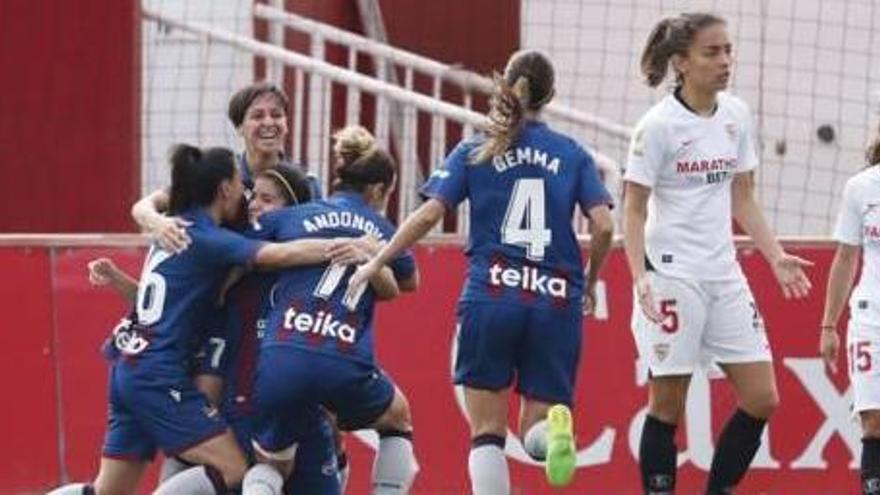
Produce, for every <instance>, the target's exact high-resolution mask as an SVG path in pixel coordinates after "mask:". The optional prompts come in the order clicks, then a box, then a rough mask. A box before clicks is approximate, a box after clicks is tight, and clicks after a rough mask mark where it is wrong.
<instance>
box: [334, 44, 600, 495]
mask: <svg viewBox="0 0 880 495" xmlns="http://www.w3.org/2000/svg"><path fill="white" fill-rule="evenodd" d="M497 85H498V88H497V91H496V93H495V95H494V96H493V98H492V101H491V110H490V113H489V121H490V124H489V125H488V126H487V127H486V129H485V130H484V132H482V133H479V134H477V135H476V136H475V137H473V138H470V139H466V140H464V141H463V142H462V143H460V144H459V145H458V146H457V147H456V148H455V149H454V150H453V151H452V153H451V154H450V155H449V157H447V159H446V164H445V165H444V167H443V168H441V169H438V170H437V171H435V172H434V173H433V174H432V175H431V178H430V179H429V180H428V182H427V184H426V185H425V186H424V189H423V193H424V194H425V195H426V196H427V197H429V198H430V199H428V200H427V201H426V202H425V203H424V204H423V205H422V206H421V207H420V208H419V209H418V210H416V211H415V212H414V213H413V214H412V215H410V217H409V218H407V220H406V222H405V223H404V224H403V225H402V226H401V228H400V230H399V231H398V232H397V234H396V235H395V236H394V238H393V239H392V240H391V241H390V243H389V244H388V245H387V246H386V247H385V248H384V249H383V250H382V251H381V252H380V254H379V255H378V256H377V257H376V258H374V259H373V260H371V261H370V262H369V263H367V264H366V265H364V266H363V267H361V268H360V269H359V271H358V273H357V274H356V275H355V276H354V278H353V279H352V282H351V284H350V286H349V287H350V290H356V289H358V288H359V287H360V286H361V285H362V282H363V280H364V279H365V277H371V276H373V274H374V273H376V272H377V270H379V269H380V268H381V267H382V266H384V265H385V264H386V263H388V262H389V261H390V260H391V259H393V258H394V256H396V255H397V253H399V252H401V250H403V249H405V248H407V247H409V246H411V245H412V244H413V243H415V242H416V241H417V240H418V239H420V238H422V237H423V236H424V235H426V234H427V233H428V232H429V231H430V230H431V228H433V227H434V226H435V225H436V224H437V222H439V221H440V220H441V219H442V218H443V216H444V214H445V213H446V212H447V211H452V210H454V209H455V207H456V206H458V204H459V203H461V202H462V201H463V200H465V199H468V200H470V233H469V241H468V247H467V249H466V251H465V253H466V254H467V256H468V260H469V264H468V271H467V273H468V275H467V279H466V281H465V284H464V289H463V292H462V295H461V299H460V302H459V307H458V322H459V333H458V337H457V339H458V355H457V357H456V363H455V383H457V384H461V385H464V389H465V406H466V408H467V415H468V421H469V423H470V427H471V437H472V446H471V451H470V457H469V461H468V469H469V472H470V477H471V485H472V487H473V493H475V494H480V495H482V494H492V495H495V494H506V493H509V492H510V478H509V474H508V467H507V461H506V458H505V455H504V445H505V440H506V436H507V417H508V413H507V404H508V390H509V388H510V386H511V384H512V382H513V379H514V376H516V380H517V383H516V390H517V392H518V393H519V395H520V396H521V398H522V404H521V414H520V427H519V431H520V434H521V435H523V438H524V443H525V447H526V451H527V452H529V454H530V455H531V456H532V457H534V458H535V459H546V471H547V475H548V480H549V481H550V483H551V484H553V485H556V486H561V485H565V484H567V483H569V482H570V480H571V479H572V476H573V474H574V471H575V468H576V466H575V464H576V449H575V445H574V439H573V431H572V419H571V412H570V409H569V408H570V407H571V405H572V396H573V389H574V384H575V377H576V372H577V366H578V361H579V358H580V349H581V331H582V322H583V314H582V308H581V302H582V299H584V297H586V302H587V306H588V307H590V306H591V305H592V304H593V301H594V295H595V284H596V282H597V280H598V273H599V269H600V267H601V266H602V263H603V261H604V259H605V256H606V254H607V251H608V247H609V245H610V242H611V238H612V230H613V223H612V219H611V214H610V209H609V206H610V204H611V198H610V197H609V195H608V193H607V192H606V190H605V188H604V186H603V185H602V183H601V181H600V180H599V175H598V173H597V170H596V167H595V165H594V162H593V159H592V157H591V156H590V154H589V153H588V152H587V151H586V150H585V149H584V148H583V147H581V146H580V145H579V144H578V143H577V142H576V141H575V140H573V139H571V138H570V137H568V136H565V135H563V134H560V133H558V132H556V131H554V130H552V129H550V128H549V127H548V126H547V125H546V124H545V123H543V122H542V121H541V120H540V118H539V116H540V110H541V109H542V108H543V107H544V105H546V104H547V103H548V102H549V101H550V100H551V99H552V98H553V95H554V71H553V66H552V65H551V62H550V60H549V59H548V58H547V57H546V56H544V55H543V54H541V53H539V52H535V51H522V52H518V53H516V54H514V55H513V56H512V57H511V58H510V61H509V62H508V63H507V68H506V69H505V71H504V76H503V77H499V78H497ZM577 205H580V207H581V211H582V212H583V213H584V214H586V215H588V216H589V217H590V219H591V222H590V228H591V233H592V239H591V242H590V264H589V270H588V271H589V275H588V277H587V280H586V284H585V283H584V277H583V272H584V270H583V268H582V266H581V252H580V247H579V246H578V243H577V239H576V237H575V233H574V231H573V230H572V225H571V222H572V216H573V214H574V210H575V206H577ZM554 405H558V406H554ZM551 406H552V407H551Z"/></svg>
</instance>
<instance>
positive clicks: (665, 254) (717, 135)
mask: <svg viewBox="0 0 880 495" xmlns="http://www.w3.org/2000/svg"><path fill="white" fill-rule="evenodd" d="M750 122H751V118H750V115H749V110H748V107H747V106H746V105H745V103H743V102H742V101H740V100H739V99H737V98H735V97H734V96H731V95H729V94H727V93H719V94H718V99H717V108H716V110H715V112H714V114H713V115H712V116H707V117H703V116H699V115H697V114H696V113H694V112H693V111H691V110H690V109H688V108H687V107H686V106H685V105H684V104H683V103H682V102H681V101H680V100H679V99H678V98H677V97H676V96H675V95H672V94H670V95H668V96H666V97H665V98H663V99H662V100H661V101H659V102H658V103H657V104H656V105H654V107H652V108H651V110H650V111H649V112H648V113H647V114H646V115H645V116H644V117H643V118H642V120H641V121H640V122H639V123H638V125H637V126H636V131H635V133H634V135H633V140H632V143H631V145H630V150H629V157H628V159H627V166H626V172H625V174H624V180H626V181H629V182H633V183H636V184H640V185H643V186H645V187H649V188H651V190H652V191H651V196H650V199H649V203H648V218H647V223H646V224H645V254H646V257H647V260H646V263H648V264H649V265H650V268H651V270H650V271H649V277H650V281H651V285H652V289H653V294H654V299H655V301H656V302H657V304H658V305H659V310H660V312H661V314H663V316H664V320H663V321H662V322H661V323H660V324H656V323H653V322H651V321H650V320H648V319H647V318H646V317H645V316H644V314H643V313H642V311H641V309H640V308H639V306H638V304H634V307H633V317H632V329H633V333H634V335H635V340H636V345H637V347H638V350H639V354H640V355H641V356H642V358H643V359H645V360H646V361H647V363H648V365H649V367H650V370H651V373H652V374H653V375H654V376H663V375H683V374H690V373H692V372H693V371H694V370H695V369H696V368H697V367H698V366H700V365H704V364H707V363H710V362H715V363H744V362H759V361H770V360H771V359H772V357H771V353H770V346H769V343H768V341H767V336H766V332H765V329H764V323H763V320H762V318H761V316H760V313H759V312H758V309H757V307H756V306H755V302H754V297H753V296H752V293H751V290H750V289H749V286H748V283H747V282H746V279H745V276H744V275H743V273H742V270H741V269H740V266H739V264H738V263H737V261H736V251H735V247H734V244H733V232H732V220H731V219H732V213H731V183H732V180H733V178H734V175H735V174H737V173H743V172H748V171H750V170H753V169H754V168H755V167H756V166H757V162H758V159H757V154H756V152H755V147H754V143H753V140H752V130H751V123H750ZM634 300H635V298H634Z"/></svg>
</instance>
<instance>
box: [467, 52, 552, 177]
mask: <svg viewBox="0 0 880 495" xmlns="http://www.w3.org/2000/svg"><path fill="white" fill-rule="evenodd" d="M493 79H494V82H495V90H494V91H493V93H492V96H491V97H490V98H489V113H488V115H487V117H488V118H489V122H488V124H486V125H485V126H483V127H482V128H481V129H480V130H481V131H482V132H483V133H484V134H485V137H486V139H485V141H483V142H482V143H481V144H480V145H479V146H478V147H477V148H476V149H474V151H473V153H472V154H471V156H470V162H471V163H473V164H476V163H482V162H484V161H486V160H488V159H489V158H492V157H494V156H498V155H501V154H502V153H504V152H505V151H507V148H509V147H510V145H511V144H513V140H514V139H516V136H517V135H518V134H519V131H520V130H521V129H522V126H523V121H524V118H523V117H524V116H525V114H526V112H527V111H532V112H536V111H538V110H540V109H541V108H543V107H544V105H546V104H547V103H549V102H550V100H551V99H553V95H554V93H555V89H554V82H555V74H554V70H553V64H552V63H551V62H550V59H549V58H548V57H547V56H546V55H544V54H543V53H541V52H539V51H536V50H522V51H518V52H516V53H514V54H513V55H511V56H510V60H509V61H508V62H507V67H506V68H505V69H504V75H503V76H501V75H499V74H497V73H496V74H494V76H493Z"/></svg>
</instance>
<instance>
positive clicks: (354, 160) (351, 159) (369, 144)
mask: <svg viewBox="0 0 880 495" xmlns="http://www.w3.org/2000/svg"><path fill="white" fill-rule="evenodd" d="M333 141H334V143H333V154H334V155H335V156H336V166H335V169H334V172H335V176H336V179H335V180H334V181H333V190H334V191H354V192H358V193H362V192H364V190H366V188H367V186H370V185H373V184H383V185H384V186H385V187H386V189H387V188H389V187H391V184H393V183H394V177H395V175H396V173H397V163H396V162H395V161H394V158H393V157H392V156H391V155H390V154H388V152H386V151H385V150H383V149H381V148H379V147H378V145H377V143H376V138H375V137H373V135H372V134H370V131H368V130H366V129H365V128H363V127H361V126H359V125H350V126H348V127H345V128H343V129H340V130H339V131H336V133H335V134H334V135H333Z"/></svg>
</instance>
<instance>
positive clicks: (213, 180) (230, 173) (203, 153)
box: [168, 144, 235, 215]
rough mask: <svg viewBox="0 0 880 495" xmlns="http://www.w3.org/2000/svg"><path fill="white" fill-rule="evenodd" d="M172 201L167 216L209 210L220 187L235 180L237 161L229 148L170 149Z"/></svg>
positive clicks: (189, 147) (176, 147)
mask: <svg viewBox="0 0 880 495" xmlns="http://www.w3.org/2000/svg"><path fill="white" fill-rule="evenodd" d="M169 161H170V162H171V201H170V206H169V208H168V212H169V213H170V214H172V215H176V214H179V213H181V212H183V211H186V210H188V209H190V208H193V207H196V206H208V205H210V204H211V203H212V202H213V201H214V198H216V197H217V191H218V189H219V187H220V183H222V182H223V181H224V180H229V179H232V178H233V177H235V157H234V155H233V154H232V151H231V150H229V149H227V148H207V149H205V150H201V149H199V148H197V147H195V146H191V145H189V144H178V145H176V146H174V147H173V148H172V149H171V157H170V159H169Z"/></svg>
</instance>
